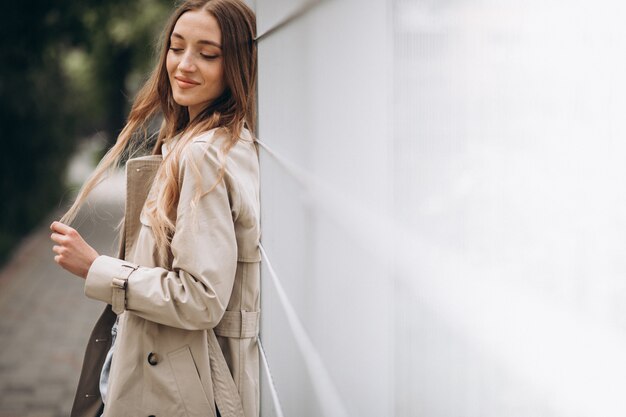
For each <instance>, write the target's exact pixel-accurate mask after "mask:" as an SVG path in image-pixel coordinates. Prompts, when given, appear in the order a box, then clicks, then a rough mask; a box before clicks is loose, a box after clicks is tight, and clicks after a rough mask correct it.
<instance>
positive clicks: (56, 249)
mask: <svg viewBox="0 0 626 417" xmlns="http://www.w3.org/2000/svg"><path fill="white" fill-rule="evenodd" d="M52 251H53V252H55V253H58V254H59V255H61V254H62V253H63V246H59V245H54V246H53V247H52Z"/></svg>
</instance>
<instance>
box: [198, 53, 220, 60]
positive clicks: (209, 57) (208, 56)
mask: <svg viewBox="0 0 626 417" xmlns="http://www.w3.org/2000/svg"><path fill="white" fill-rule="evenodd" d="M200 55H202V58H204V59H209V60H211V59H215V58H217V57H218V56H219V55H207V54H200Z"/></svg>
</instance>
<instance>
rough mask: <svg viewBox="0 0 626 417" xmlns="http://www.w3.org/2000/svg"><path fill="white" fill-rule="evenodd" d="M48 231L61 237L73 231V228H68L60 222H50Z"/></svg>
mask: <svg viewBox="0 0 626 417" xmlns="http://www.w3.org/2000/svg"><path fill="white" fill-rule="evenodd" d="M50 229H51V230H52V231H54V232H57V233H61V234H63V235H66V234H68V233H70V232H72V231H74V228H72V227H70V226H68V225H66V224H63V223H61V222H56V221H55V222H52V224H51V225H50Z"/></svg>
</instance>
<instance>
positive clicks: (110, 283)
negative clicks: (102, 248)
mask: <svg viewBox="0 0 626 417" xmlns="http://www.w3.org/2000/svg"><path fill="white" fill-rule="evenodd" d="M137 268H139V265H137V264H134V263H132V262H128V261H125V260H123V259H118V258H113V257H111V256H107V255H100V256H98V257H97V258H96V259H95V260H94V261H93V263H92V264H91V267H90V268H89V271H88V272H87V277H86V279H85V295H86V296H87V297H89V298H93V299H95V300H100V301H104V302H105V303H107V304H111V306H112V307H113V312H114V313H115V314H121V313H122V312H123V311H124V310H125V309H126V285H127V282H126V281H127V280H128V277H129V276H130V274H132V273H133V272H134V271H135V270H137Z"/></svg>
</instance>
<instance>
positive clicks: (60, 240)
mask: <svg viewBox="0 0 626 417" xmlns="http://www.w3.org/2000/svg"><path fill="white" fill-rule="evenodd" d="M50 239H52V240H53V241H55V242H56V243H60V244H64V243H66V242H67V238H66V237H65V235H60V234H58V233H52V234H51V235H50Z"/></svg>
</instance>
